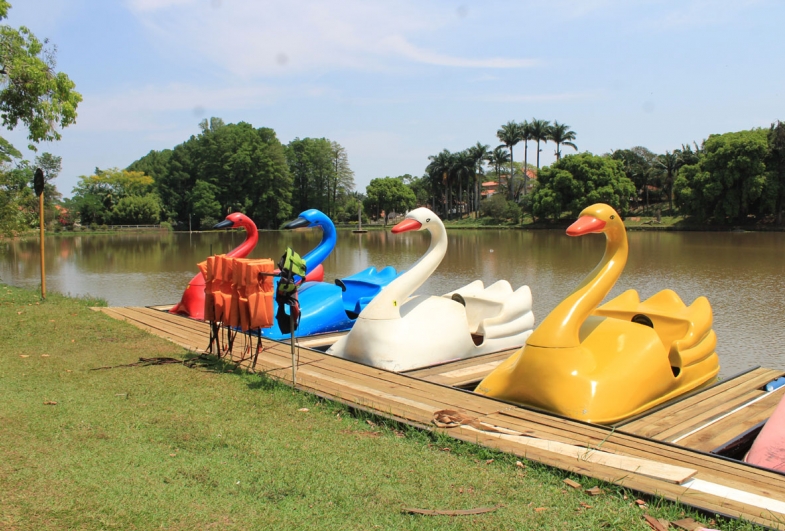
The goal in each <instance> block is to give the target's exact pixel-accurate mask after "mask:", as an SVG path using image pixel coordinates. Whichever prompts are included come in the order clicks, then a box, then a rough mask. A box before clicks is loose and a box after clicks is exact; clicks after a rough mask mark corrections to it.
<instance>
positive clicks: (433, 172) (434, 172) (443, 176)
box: [425, 149, 453, 218]
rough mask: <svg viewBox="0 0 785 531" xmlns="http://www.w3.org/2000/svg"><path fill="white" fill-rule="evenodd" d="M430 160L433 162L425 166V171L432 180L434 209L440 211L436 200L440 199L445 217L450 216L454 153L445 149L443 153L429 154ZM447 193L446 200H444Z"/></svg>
mask: <svg viewBox="0 0 785 531" xmlns="http://www.w3.org/2000/svg"><path fill="white" fill-rule="evenodd" d="M428 160H430V161H431V162H430V163H429V164H428V166H427V167H426V168H425V171H426V172H427V173H428V177H429V179H430V181H431V190H432V193H433V206H434V210H435V211H437V212H438V208H437V206H436V202H437V200H438V201H439V203H440V204H443V205H444V217H445V218H449V215H450V206H449V205H450V202H451V199H452V198H451V195H450V188H451V184H452V183H451V182H450V176H451V172H452V166H453V154H452V153H450V151H449V150H447V149H443V150H442V151H441V153H439V154H437V155H431V156H429V157H428ZM445 194H446V201H445V200H444V196H445Z"/></svg>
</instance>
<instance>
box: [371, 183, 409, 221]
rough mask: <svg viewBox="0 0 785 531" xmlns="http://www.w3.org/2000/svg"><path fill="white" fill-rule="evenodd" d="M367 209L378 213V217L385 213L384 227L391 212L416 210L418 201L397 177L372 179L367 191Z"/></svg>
mask: <svg viewBox="0 0 785 531" xmlns="http://www.w3.org/2000/svg"><path fill="white" fill-rule="evenodd" d="M365 195H366V199H365V207H366V210H367V211H369V212H376V215H377V217H378V216H380V215H381V213H382V211H384V225H385V227H386V226H387V216H389V214H390V212H405V211H407V210H410V209H412V208H414V206H415V203H416V199H415V197H414V192H412V190H411V189H410V188H409V187H408V186H406V185H405V184H404V183H403V180H402V179H399V178H396V177H385V178H383V179H371V183H370V184H369V185H368V187H367V188H366V189H365Z"/></svg>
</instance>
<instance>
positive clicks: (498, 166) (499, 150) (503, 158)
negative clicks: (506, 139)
mask: <svg viewBox="0 0 785 531" xmlns="http://www.w3.org/2000/svg"><path fill="white" fill-rule="evenodd" d="M508 162H510V152H509V151H507V150H506V149H504V146H503V145H502V146H496V148H494V150H493V151H491V154H490V155H488V163H489V164H490V165H492V166H493V167H494V169H495V170H496V177H497V179H499V180H501V171H502V165H503V164H507V163H508Z"/></svg>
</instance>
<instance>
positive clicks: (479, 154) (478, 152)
mask: <svg viewBox="0 0 785 531" xmlns="http://www.w3.org/2000/svg"><path fill="white" fill-rule="evenodd" d="M489 149H490V146H488V145H486V144H481V143H480V142H477V143H476V144H475V145H473V146H472V147H470V148H469V149H467V150H466V151H467V153H468V154H469V157H470V158H471V160H472V161H473V162H474V210H479V209H480V175H482V163H483V162H484V161H486V160H487V159H488V157H489V156H490V155H491V152H490V151H489Z"/></svg>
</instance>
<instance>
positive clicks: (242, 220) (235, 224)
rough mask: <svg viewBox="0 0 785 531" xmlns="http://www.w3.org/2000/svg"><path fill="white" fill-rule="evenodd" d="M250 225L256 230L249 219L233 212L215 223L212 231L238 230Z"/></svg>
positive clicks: (240, 213)
mask: <svg viewBox="0 0 785 531" xmlns="http://www.w3.org/2000/svg"><path fill="white" fill-rule="evenodd" d="M250 225H252V226H253V228H254V229H256V224H255V223H254V222H253V221H251V218H249V217H248V216H246V215H245V214H243V213H242V212H234V213H233V214H229V215H228V216H226V219H224V220H223V221H222V222H220V223H217V224H215V225H214V226H213V228H214V229H240V228H248V227H249V226H250ZM249 232H250V231H249Z"/></svg>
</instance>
